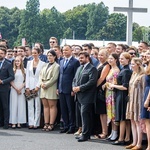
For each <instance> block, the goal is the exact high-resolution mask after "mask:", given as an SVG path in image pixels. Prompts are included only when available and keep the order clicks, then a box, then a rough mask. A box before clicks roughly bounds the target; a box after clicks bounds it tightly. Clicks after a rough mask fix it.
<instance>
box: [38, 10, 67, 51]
mask: <svg viewBox="0 0 150 150" xmlns="http://www.w3.org/2000/svg"><path fill="white" fill-rule="evenodd" d="M41 22H42V24H41V31H40V32H41V35H42V36H41V42H42V43H43V44H44V47H45V48H47V49H48V48H49V38H50V37H51V36H55V37H56V38H57V39H58V40H59V39H61V38H62V37H63V33H64V31H65V25H64V22H65V17H64V15H63V14H61V13H60V12H58V11H57V9H56V8H55V7H52V8H51V9H44V10H43V11H42V12H41ZM43 35H44V36H43Z"/></svg>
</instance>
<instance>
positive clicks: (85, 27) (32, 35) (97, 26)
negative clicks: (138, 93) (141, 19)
mask: <svg viewBox="0 0 150 150" xmlns="http://www.w3.org/2000/svg"><path fill="white" fill-rule="evenodd" d="M39 8H40V3H39V0H28V1H27V3H26V9H23V10H20V9H18V8H16V7H15V8H12V9H8V8H7V7H0V32H1V34H2V37H3V38H4V39H7V40H8V42H9V45H10V47H12V46H16V45H21V39H22V38H26V41H27V44H28V45H32V43H35V42H41V43H42V44H43V45H44V47H45V48H46V49H48V48H49V42H48V41H49V38H50V37H51V36H55V37H57V38H58V40H60V39H62V38H67V39H72V38H73V33H74V35H75V39H82V40H84V39H90V40H103V39H105V40H113V41H125V40H126V22H127V21H126V20H127V17H126V16H125V15H124V14H119V13H113V14H109V9H108V7H107V6H105V4H104V3H103V2H100V3H98V4H95V3H91V4H86V5H78V6H77V7H74V8H73V9H70V10H68V11H66V12H64V13H61V12H59V11H58V10H57V9H56V8H55V7H52V8H50V9H44V10H42V11H40V9H39ZM149 34H150V29H149V28H144V27H141V26H139V25H138V24H137V23H133V40H134V41H141V40H143V39H147V40H149V38H150V35H149Z"/></svg>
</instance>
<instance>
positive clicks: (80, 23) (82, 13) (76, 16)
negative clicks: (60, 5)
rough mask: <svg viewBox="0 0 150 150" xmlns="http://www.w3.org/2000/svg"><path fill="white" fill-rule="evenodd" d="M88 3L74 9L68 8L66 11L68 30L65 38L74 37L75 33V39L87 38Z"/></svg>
mask: <svg viewBox="0 0 150 150" xmlns="http://www.w3.org/2000/svg"><path fill="white" fill-rule="evenodd" d="M87 8H88V5H82V6H81V5H79V6H77V7H74V8H73V9H72V10H68V11H66V12H65V13H64V15H65V18H66V22H65V27H66V30H65V32H64V35H63V38H70V39H72V37H73V32H74V33H75V39H86V36H85V33H86V31H87V18H88V11H87V10H88V9H87Z"/></svg>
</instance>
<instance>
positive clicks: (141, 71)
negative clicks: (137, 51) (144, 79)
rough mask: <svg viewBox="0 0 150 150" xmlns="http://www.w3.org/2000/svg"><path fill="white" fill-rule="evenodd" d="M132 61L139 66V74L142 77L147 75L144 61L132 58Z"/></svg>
mask: <svg viewBox="0 0 150 150" xmlns="http://www.w3.org/2000/svg"><path fill="white" fill-rule="evenodd" d="M131 61H133V62H134V63H136V64H137V65H138V66H139V72H138V74H139V75H142V74H144V73H145V71H144V67H143V65H142V60H141V59H140V58H138V57H134V58H132V60H131Z"/></svg>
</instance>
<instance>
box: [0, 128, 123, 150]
mask: <svg viewBox="0 0 150 150" xmlns="http://www.w3.org/2000/svg"><path fill="white" fill-rule="evenodd" d="M124 149H125V148H124V147H122V146H113V145H111V144H110V143H107V142H106V141H100V140H95V139H93V138H92V139H91V140H90V141H88V142H82V143H79V142H77V140H76V139H75V138H74V136H73V135H72V134H71V135H68V134H60V133H59V130H54V131H51V132H44V131H41V129H37V130H29V129H27V128H22V129H8V130H4V129H2V128H0V150H124Z"/></svg>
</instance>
